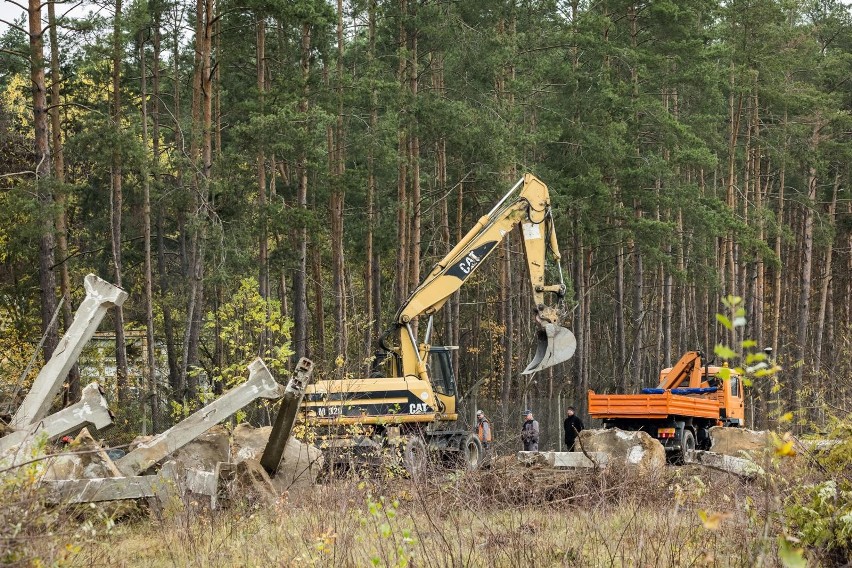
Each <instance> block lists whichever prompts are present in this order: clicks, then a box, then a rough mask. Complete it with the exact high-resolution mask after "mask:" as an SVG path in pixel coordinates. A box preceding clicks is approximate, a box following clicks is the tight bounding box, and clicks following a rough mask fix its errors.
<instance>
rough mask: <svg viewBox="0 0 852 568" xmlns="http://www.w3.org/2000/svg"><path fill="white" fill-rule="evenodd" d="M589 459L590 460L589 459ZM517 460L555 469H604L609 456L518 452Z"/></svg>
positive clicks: (595, 453)
mask: <svg viewBox="0 0 852 568" xmlns="http://www.w3.org/2000/svg"><path fill="white" fill-rule="evenodd" d="M589 458H591V459H589ZM517 459H518V461H519V462H521V463H523V464H526V465H536V464H538V465H543V466H545V467H552V468H556V469H568V468H595V467H605V466H606V465H607V463H608V462H609V456H608V455H607V454H605V453H602V452H589V455H588V456H586V455H585V454H584V453H583V452H518V454H517Z"/></svg>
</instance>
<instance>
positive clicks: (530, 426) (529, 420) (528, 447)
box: [521, 410, 539, 452]
mask: <svg viewBox="0 0 852 568" xmlns="http://www.w3.org/2000/svg"><path fill="white" fill-rule="evenodd" d="M538 436H539V428H538V421H537V420H536V419H534V418H533V413H532V410H525V411H524V425H523V426H522V427H521V441H522V442H523V443H524V451H525V452H537V451H538Z"/></svg>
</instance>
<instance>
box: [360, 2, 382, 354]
mask: <svg viewBox="0 0 852 568" xmlns="http://www.w3.org/2000/svg"><path fill="white" fill-rule="evenodd" d="M376 1H377V0H370V2H369V4H368V8H367V11H368V14H367V18H368V30H367V33H368V43H369V46H368V51H367V61H368V63H367V68H368V73H369V74H370V85H371V86H370V137H369V151H368V154H367V242H366V260H367V263H366V267H365V269H364V296H365V300H366V313H367V322H368V325H367V326H366V328H365V330H364V356H365V357H369V356H371V355H372V353H371V352H370V351H371V347H372V342H373V337H378V336H379V334H380V333H381V324H380V322H379V319H380V317H381V313H380V310H379V307H378V304H379V299H380V296H379V293H380V291H379V288H378V285H377V284H376V278H375V276H376V275H375V274H374V273H377V272H378V271H379V266H378V265H379V258H378V252H377V251H376V250H375V249H374V245H373V230H374V227H375V226H376V223H377V219H376V203H375V201H376V156H375V153H376V137H377V136H378V133H377V129H378V124H379V111H378V107H379V102H378V92H377V91H376V86H375V82H374V81H373V80H372V74H373V73H374V72H375V70H374V69H373V66H374V65H375V61H376Z"/></svg>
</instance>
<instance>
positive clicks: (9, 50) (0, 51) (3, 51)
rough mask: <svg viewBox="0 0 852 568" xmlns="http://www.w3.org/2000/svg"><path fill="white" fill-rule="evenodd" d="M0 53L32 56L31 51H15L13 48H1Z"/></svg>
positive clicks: (24, 56)
mask: <svg viewBox="0 0 852 568" xmlns="http://www.w3.org/2000/svg"><path fill="white" fill-rule="evenodd" d="M0 53H7V54H9V55H17V56H18V57H23V58H24V59H29V58H30V54H29V53H24V52H23V51H15V50H13V49H4V48H0Z"/></svg>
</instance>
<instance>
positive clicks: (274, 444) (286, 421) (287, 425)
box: [260, 357, 314, 476]
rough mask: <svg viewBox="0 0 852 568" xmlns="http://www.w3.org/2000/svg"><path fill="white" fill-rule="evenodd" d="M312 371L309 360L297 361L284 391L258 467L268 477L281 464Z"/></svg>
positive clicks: (311, 364)
mask: <svg viewBox="0 0 852 568" xmlns="http://www.w3.org/2000/svg"><path fill="white" fill-rule="evenodd" d="M313 370H314V364H313V362H312V361H311V360H310V359H307V358H305V357H302V358H301V359H299V363H298V364H297V365H296V370H295V372H294V373H293V376H292V377H290V380H289V381H288V383H287V388H286V389H285V390H284V396H283V397H282V399H281V407H280V408H279V409H278V414H277V415H276V416H275V424H273V425H272V430H271V432H270V433H269V440H268V442H267V443H266V447H265V448H264V449H263V456H261V458H260V465H262V466H263V469H265V470H266V473H268V474H269V475H272V476H274V475H275V473H276V472H277V471H278V466H279V465H280V464H281V458H282V456H283V455H284V448H285V446H286V445H287V440H289V439H290V433H291V432H292V431H293V424H294V423H295V421H296V415H297V414H298V412H299V405H301V404H302V397H303V396H304V394H305V387H306V386H308V383H310V381H311V373H313Z"/></svg>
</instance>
